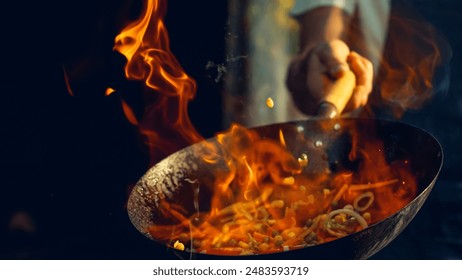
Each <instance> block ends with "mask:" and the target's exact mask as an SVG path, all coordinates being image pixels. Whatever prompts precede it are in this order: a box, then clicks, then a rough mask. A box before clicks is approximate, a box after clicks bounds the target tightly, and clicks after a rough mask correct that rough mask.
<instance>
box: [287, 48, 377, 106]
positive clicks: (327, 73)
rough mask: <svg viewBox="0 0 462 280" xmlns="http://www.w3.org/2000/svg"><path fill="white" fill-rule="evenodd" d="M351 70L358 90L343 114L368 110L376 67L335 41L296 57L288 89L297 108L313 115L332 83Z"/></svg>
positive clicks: (293, 61)
mask: <svg viewBox="0 0 462 280" xmlns="http://www.w3.org/2000/svg"><path fill="white" fill-rule="evenodd" d="M349 70H351V71H352V72H353V73H354V74H355V76H356V86H355V87H354V89H353V91H352V92H345V94H348V95H349V96H347V97H346V98H347V99H348V102H347V105H346V107H345V109H344V111H343V112H344V113H346V112H351V111H353V110H356V109H358V108H360V107H362V106H365V105H366V103H367V100H368V97H369V95H370V93H371V91H372V82H373V76H374V74H373V66H372V63H371V62H370V61H369V60H368V59H367V58H365V57H363V56H361V55H359V54H358V53H356V52H351V51H350V49H349V47H348V46H347V45H346V44H345V42H343V41H341V40H333V41H329V42H325V43H320V44H318V45H314V46H311V47H308V48H306V49H305V51H304V52H302V53H300V54H299V55H297V56H295V57H294V58H293V60H292V62H291V64H290V65H289V69H288V72H287V80H286V84H287V88H288V89H289V91H290V93H291V94H292V97H293V99H294V101H295V104H296V105H297V107H298V108H299V109H300V110H301V111H302V112H303V113H305V114H308V115H313V114H315V112H316V110H317V109H318V106H319V104H320V103H321V102H322V101H323V100H324V97H325V95H326V93H327V92H328V91H329V88H330V87H331V86H332V85H333V83H334V82H335V81H336V80H337V79H339V78H341V77H342V76H343V75H344V74H345V73H346V72H347V71H349Z"/></svg>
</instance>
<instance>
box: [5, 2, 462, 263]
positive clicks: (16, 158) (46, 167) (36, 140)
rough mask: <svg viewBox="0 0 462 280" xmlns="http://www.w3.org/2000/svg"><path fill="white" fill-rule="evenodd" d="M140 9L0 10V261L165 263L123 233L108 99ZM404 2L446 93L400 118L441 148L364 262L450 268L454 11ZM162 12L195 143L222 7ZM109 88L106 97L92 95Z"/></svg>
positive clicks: (458, 18) (130, 134) (133, 165)
mask: <svg viewBox="0 0 462 280" xmlns="http://www.w3.org/2000/svg"><path fill="white" fill-rule="evenodd" d="M139 2H141V1H129V0H127V1H122V0H113V1H110V0H82V1H76V0H70V1H60V2H58V1H47V2H45V3H44V1H25V2H24V1H21V2H14V1H7V2H6V3H7V4H5V3H3V4H2V9H1V12H0V23H1V26H2V34H1V36H2V39H1V44H0V45H1V46H0V48H1V49H0V50H1V54H2V59H1V62H0V63H1V64H0V65H1V67H2V74H1V76H0V94H1V95H0V97H1V99H0V100H1V101H0V105H1V108H0V131H1V134H0V236H1V237H0V258H2V259H142V258H152V259H156V258H166V256H167V255H166V254H165V248H164V247H161V246H158V245H157V244H155V243H154V242H152V241H150V240H148V239H147V238H145V237H144V236H142V235H141V234H139V233H138V232H137V231H136V230H135V228H134V227H133V226H132V225H131V223H130V221H129V220H128V216H127V213H126V209H125V202H126V199H127V196H128V193H129V187H130V185H131V184H133V183H134V182H136V181H137V180H138V179H139V178H140V177H141V176H142V174H144V172H145V171H146V168H147V156H146V154H145V153H144V152H143V151H144V150H143V149H142V146H141V144H140V140H139V136H138V134H137V131H136V129H135V128H134V127H133V126H132V125H131V124H130V123H129V122H128V121H127V120H126V119H125V117H124V115H123V112H122V108H121V103H120V102H121V98H124V99H126V100H129V101H131V102H132V103H133V104H135V106H136V105H137V104H138V106H139V102H138V101H139V96H137V93H138V92H139V91H140V89H141V88H142V86H141V85H140V83H139V82H136V81H127V80H125V79H124V73H123V67H124V59H123V58H122V57H121V55H119V54H118V53H115V52H113V51H112V47H113V40H114V37H115V35H116V34H118V33H119V32H120V30H121V28H122V27H123V26H125V25H126V24H127V23H128V22H130V21H131V20H133V19H135V18H137V16H138V13H139V11H140V3H139ZM409 2H412V4H415V5H416V7H417V9H418V10H419V11H420V12H421V13H422V14H423V15H425V16H426V17H427V18H428V20H429V21H431V22H432V23H433V24H434V25H435V26H436V27H437V28H438V29H440V30H441V32H442V33H443V34H444V36H445V37H446V38H447V40H448V42H449V44H450V45H451V46H452V49H453V57H452V60H451V64H450V66H451V74H450V77H451V84H450V87H449V90H448V91H447V92H445V93H444V94H440V95H438V96H437V97H436V98H435V99H434V100H432V102H431V103H430V104H428V105H427V106H426V107H425V108H423V109H422V110H420V111H418V112H410V113H407V114H406V115H405V116H404V117H403V119H402V121H403V122H408V123H411V124H414V125H417V126H419V127H422V128H424V129H425V130H427V131H429V132H431V133H432V134H433V135H435V137H436V138H437V139H439V140H440V141H441V143H442V146H443V149H444V152H445V164H444V168H443V170H442V173H441V174H440V177H439V180H438V182H437V184H436V186H435V188H434V190H433V192H432V193H431V195H430V198H429V199H428V201H427V203H426V204H425V205H424V207H423V209H422V210H421V211H420V212H419V213H418V215H417V217H416V218H415V219H414V221H413V222H412V223H411V224H410V226H409V227H408V228H407V229H406V230H405V231H404V232H403V233H402V234H401V235H400V236H399V237H398V238H397V239H396V240H395V241H394V242H393V243H392V244H390V245H389V246H388V247H387V248H385V249H384V250H383V251H382V252H380V253H379V254H377V255H376V256H375V257H374V258H385V259H461V258H462V209H461V206H460V204H461V201H462V181H461V179H462V174H461V171H462V170H461V166H462V157H461V154H462V153H461V152H462V145H460V144H459V143H461V141H460V140H461V139H462V136H461V128H462V96H461V90H462V79H461V76H462V75H461V74H462V73H461V71H462V67H461V66H462V61H461V59H462V58H461V55H460V52H459V50H460V49H461V48H462V36H461V35H462V34H461V31H460V27H461V26H462V7H461V5H462V4H460V3H459V1H455V0H452V1H449V0H446V1H436V0H435V1H429V0H426V1H424V0H422V1H417V0H414V1H409ZM168 3H169V5H168V12H167V15H166V26H167V28H168V31H169V35H170V39H171V48H172V52H173V53H174V54H175V56H176V57H177V58H178V60H179V61H180V63H181V65H182V66H183V67H184V69H185V71H186V72H187V73H188V74H190V75H191V76H192V77H193V78H195V80H196V81H197V84H198V92H197V96H196V98H195V99H194V100H193V101H192V102H191V104H190V116H191V119H192V121H193V123H194V125H195V126H196V128H197V129H198V130H199V132H200V133H201V134H202V135H203V136H204V137H209V136H213V135H214V133H216V132H218V131H220V130H222V127H221V94H222V93H221V92H222V86H223V85H222V82H223V81H218V82H217V81H215V77H216V74H217V73H215V72H214V69H206V65H207V63H208V62H209V61H212V62H214V63H224V62H225V61H226V58H225V53H226V49H225V48H226V46H225V40H224V38H225V37H226V35H227V1H224V0H223V1H216V0H208V1H179V0H170V1H169V2H168ZM63 66H64V67H65V69H66V70H67V73H68V74H69V75H71V76H72V82H73V89H74V96H71V95H70V94H69V93H68V91H67V89H66V84H65V82H64V73H63ZM108 86H112V87H114V88H116V89H118V91H117V92H115V93H114V94H113V95H111V96H108V97H107V96H104V90H105V88H106V87H108ZM422 152H423V153H424V152H425V151H422Z"/></svg>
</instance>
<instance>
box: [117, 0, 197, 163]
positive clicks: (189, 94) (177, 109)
mask: <svg viewBox="0 0 462 280" xmlns="http://www.w3.org/2000/svg"><path fill="white" fill-rule="evenodd" d="M144 4H145V5H144V10H143V14H142V15H141V17H140V18H139V19H138V20H137V21H135V22H133V23H132V24H130V25H129V26H127V27H126V28H125V29H123V30H122V32H121V33H120V34H119V35H117V37H116V38H115V46H114V49H115V50H117V51H119V52H120V53H121V54H123V55H124V56H125V57H126V59H127V64H126V66H125V74H126V76H127V78H129V79H134V80H144V81H145V83H146V86H147V87H148V88H149V89H150V91H151V93H150V96H148V97H146V102H147V105H146V106H145V112H144V116H143V118H142V120H140V121H139V122H138V121H135V119H134V118H132V117H130V122H131V123H132V124H137V125H138V126H139V129H140V131H141V133H142V134H143V135H144V136H145V137H146V139H147V144H148V147H149V148H150V155H151V163H152V164H153V163H156V162H157V161H159V160H160V159H162V158H163V157H165V156H166V155H168V154H171V153H172V152H175V151H176V150H178V149H180V148H182V147H184V146H187V145H189V144H192V143H194V142H197V141H199V140H202V137H201V136H200V135H199V133H198V132H197V131H196V130H195V128H194V127H193V125H192V123H191V121H190V120H189V117H188V112H187V111H188V102H189V101H190V100H191V99H193V98H194V96H195V92H196V83H195V81H194V80H193V79H192V78H191V77H189V76H188V75H187V74H186V73H185V72H184V71H183V69H182V67H181V65H180V64H179V63H178V61H177V59H176V58H175V57H174V55H173V54H172V53H171V51H170V45H169V38H168V33H167V30H166V28H165V26H164V22H163V18H164V16H165V13H166V7H167V4H166V1H158V0H146V1H145V2H144ZM152 91H154V92H155V93H158V95H157V96H154V93H153V92H152ZM123 106H124V112H126V113H127V112H128V115H129V116H132V115H133V114H132V113H130V111H131V110H130V109H129V108H128V104H127V103H123ZM159 135H162V137H167V138H168V139H169V141H165V140H162V137H161V136H159ZM159 143H161V144H159Z"/></svg>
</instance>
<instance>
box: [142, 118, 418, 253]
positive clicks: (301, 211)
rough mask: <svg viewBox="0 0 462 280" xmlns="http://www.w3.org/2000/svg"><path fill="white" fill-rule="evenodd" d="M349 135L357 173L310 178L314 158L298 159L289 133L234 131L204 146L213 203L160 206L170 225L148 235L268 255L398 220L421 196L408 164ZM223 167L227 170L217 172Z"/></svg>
mask: <svg viewBox="0 0 462 280" xmlns="http://www.w3.org/2000/svg"><path fill="white" fill-rule="evenodd" d="M344 129H345V131H349V132H352V133H351V137H352V142H354V143H355V144H354V145H355V147H354V149H352V150H351V151H350V161H351V163H355V164H356V165H357V167H356V168H353V169H352V170H345V171H342V172H338V173H335V174H331V173H330V172H328V171H327V170H326V172H323V173H321V174H318V175H316V176H313V175H312V174H310V172H309V171H307V169H306V168H307V167H310V166H309V164H310V163H309V162H307V161H305V160H307V159H306V156H308V157H309V155H306V154H301V155H294V154H293V152H291V151H290V148H289V146H288V144H287V143H285V141H283V139H284V131H282V130H279V132H278V133H277V135H275V138H274V139H272V138H268V137H263V136H261V135H260V134H259V133H257V132H256V131H254V130H249V129H246V128H244V127H241V126H239V125H234V126H232V127H231V129H230V130H229V131H227V132H224V133H221V134H219V135H217V143H216V144H210V145H208V144H207V150H208V152H205V153H204V154H205V156H204V158H203V159H202V160H203V161H204V162H205V163H206V164H207V165H210V168H211V169H212V170H214V171H212V172H215V173H216V174H215V177H214V178H215V179H214V180H213V182H212V183H210V186H205V188H210V189H211V190H212V194H211V195H210V200H209V201H204V200H201V208H200V209H199V208H196V210H195V211H194V212H189V211H188V210H187V209H185V208H184V205H180V204H176V203H173V202H167V201H166V200H165V201H162V202H161V204H160V206H159V211H160V212H161V213H162V214H163V215H164V217H165V216H168V217H169V218H168V219H166V222H165V223H159V224H156V223H155V225H153V226H151V227H150V228H149V229H148V231H149V233H150V234H151V235H152V237H153V238H154V239H156V240H160V241H163V242H165V243H166V244H168V245H169V246H172V247H175V246H176V245H174V244H178V242H179V243H181V244H183V245H184V246H185V248H187V250H194V251H196V252H202V253H207V254H219V255H242V254H266V253H273V252H280V251H284V250H293V249H297V248H304V247H307V246H313V245H317V244H320V243H324V242H328V241H331V240H334V239H336V238H339V237H343V236H346V235H348V234H350V233H354V232H356V231H359V230H361V229H364V228H366V227H367V226H368V225H371V224H374V223H377V222H378V221H381V220H383V219H385V218H386V217H388V216H390V215H392V214H394V213H396V212H397V211H398V210H400V209H401V208H402V207H404V206H405V205H406V204H407V203H409V202H410V201H411V200H412V199H413V198H414V197H415V194H416V188H417V185H416V181H415V179H414V177H413V175H412V173H411V171H410V166H409V162H408V161H402V160H396V161H393V162H388V161H387V160H386V158H385V153H384V149H383V147H382V143H380V142H378V141H373V137H371V138H370V139H369V137H368V136H366V137H365V136H364V133H362V134H361V133H360V128H357V127H345V128H344ZM372 134H373V133H372V132H371V135H372ZM358 137H359V138H358ZM218 155H219V156H218ZM301 159H302V160H301ZM221 162H224V163H226V168H224V169H223V168H216V166H219V165H220V163H221ZM199 184H200V183H199ZM199 210H200V211H199ZM173 213H175V214H173Z"/></svg>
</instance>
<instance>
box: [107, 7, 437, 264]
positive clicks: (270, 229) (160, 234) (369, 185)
mask: <svg viewBox="0 0 462 280" xmlns="http://www.w3.org/2000/svg"><path fill="white" fill-rule="evenodd" d="M165 13H166V2H165V1H156V0H146V1H145V6H144V10H143V13H142V15H141V17H140V18H139V19H138V20H137V21H135V22H134V23H133V24H131V25H129V26H128V27H126V28H125V29H124V30H123V31H122V32H121V33H120V34H119V35H118V36H117V37H116V39H115V47H114V49H115V50H117V51H119V52H120V53H122V54H123V55H124V56H125V57H126V59H127V64H126V67H125V73H126V76H127V78H129V79H135V80H143V81H144V82H145V84H146V87H147V89H148V93H149V95H148V96H147V97H146V103H147V105H146V109H145V112H144V115H143V116H142V118H140V119H138V118H136V116H135V114H134V112H133V110H132V109H131V108H130V106H129V104H128V103H126V102H122V106H123V110H124V112H125V114H126V116H127V118H128V120H129V121H130V122H131V123H132V124H133V125H136V126H138V127H139V129H140V131H141V132H142V134H143V135H144V136H145V137H146V139H147V144H148V147H149V150H150V155H151V163H152V164H154V163H156V162H157V161H159V160H160V159H161V158H163V157H164V156H166V155H169V154H171V153H173V152H175V151H177V150H178V149H179V148H181V147H184V146H187V145H190V144H192V143H195V142H198V141H200V140H203V138H202V137H201V136H200V135H199V134H198V133H197V131H196V130H195V129H194V127H193V125H192V123H191V121H190V120H189V118H188V114H187V105H188V102H189V101H190V100H192V99H193V98H194V96H195V92H196V83H195V82H194V80H193V79H192V78H191V77H189V76H188V75H187V74H186V73H185V72H184V71H183V69H182V67H181V66H180V64H179V63H178V61H177V60H176V58H175V57H174V56H173V54H172V53H171V51H170V47H169V39H168V34H167V31H166V28H165V26H164V23H163V21H162V19H163V17H164V15H165ZM435 61H437V60H435V58H434V57H432V58H431V59H430V61H429V62H421V64H422V65H423V69H428V67H429V66H432V65H434V64H435ZM413 62H420V60H415V61H413ZM389 65H390V66H393V64H389ZM414 66H418V65H413V66H412V68H409V67H407V68H405V69H406V71H407V72H408V74H409V75H407V76H410V77H412V78H411V80H408V81H409V82H406V83H404V85H406V86H405V87H407V85H414V84H416V83H417V84H419V85H420V84H421V85H424V86H426V87H429V86H430V83H429V82H428V80H423V81H421V82H420V80H419V79H417V78H415V77H417V76H420V75H421V74H427V71H426V70H417V69H416V68H415V67H414ZM390 69H393V67H390ZM392 72H393V71H390V72H389V73H392ZM428 72H431V71H428ZM414 73H415V74H416V75H414ZM388 77H392V78H387V79H385V80H387V81H391V80H398V79H397V78H396V77H399V75H397V74H392V75H388ZM390 87H391V86H390ZM401 88H403V87H401ZM382 89H384V90H383V92H382V94H383V95H382V96H383V97H384V98H385V99H386V98H388V99H389V100H393V99H396V97H399V99H400V100H399V102H398V103H399V104H403V103H404V105H402V106H406V107H409V106H413V104H420V103H419V102H414V101H413V100H411V101H412V102H408V101H409V100H410V99H409V98H408V97H402V95H401V93H399V94H397V95H396V96H395V95H390V94H388V95H387V92H391V91H390V90H389V89H387V88H386V87H385V86H384V87H382ZM424 95H427V94H426V93H424ZM403 96H404V95H403ZM402 100H404V101H406V102H402ZM273 105H274V104H272V103H271V102H269V105H268V106H269V107H270V108H271V107H272V106H273ZM346 131H350V132H351V137H352V139H351V142H352V149H351V151H350V154H349V160H350V161H351V162H352V163H355V164H357V169H356V170H354V171H352V170H348V171H344V172H339V173H336V174H331V173H329V172H325V173H323V174H321V175H317V176H310V175H309V174H305V173H304V172H303V171H304V170H305V168H307V167H308V166H309V165H310V163H311V161H310V160H309V157H310V155H309V154H308V155H307V154H300V155H293V154H292V153H291V152H290V151H289V149H288V146H289V143H288V142H287V141H286V140H291V139H286V136H285V135H284V132H283V131H282V130H280V131H279V134H278V135H277V136H276V137H275V139H272V138H266V137H261V136H260V135H259V134H258V133H257V132H256V131H255V130H249V129H246V128H244V127H242V126H239V125H233V126H232V127H231V128H230V129H229V131H227V132H224V133H220V134H218V135H217V136H216V140H217V145H215V144H211V145H209V146H208V149H206V151H205V152H204V153H203V155H202V161H203V163H205V164H207V165H210V167H211V169H212V170H214V171H213V172H214V174H213V178H214V179H213V182H211V184H210V186H207V188H208V189H210V190H211V192H212V194H211V196H210V197H209V201H208V202H207V203H205V205H202V203H203V202H204V201H202V200H201V209H199V207H198V204H199V203H198V199H197V198H196V197H191V198H190V199H191V200H193V203H194V207H193V208H194V211H193V212H191V211H188V209H187V208H186V206H185V205H182V204H179V203H175V202H172V201H169V200H167V199H160V200H159V201H158V203H159V207H158V210H159V213H158V214H159V216H161V217H162V221H165V223H158V224H155V225H153V226H151V227H150V228H149V229H148V231H149V233H150V234H151V235H152V237H153V238H154V239H156V240H161V241H164V242H166V244H168V245H169V246H171V247H173V248H190V250H191V249H194V250H197V251H200V252H207V253H210V254H214V253H215V254H227V255H230V254H231V255H234V254H247V253H269V252H278V251H282V250H286V249H292V248H299V247H304V246H312V245H316V244H319V243H323V242H328V241H330V240H333V239H335V238H338V237H342V236H345V235H347V234H350V233H353V232H356V231H358V230H361V229H364V228H365V227H367V226H368V224H373V223H376V222H378V221H380V220H382V219H384V218H386V217H388V216H389V215H391V214H393V213H395V212H396V211H398V210H399V209H401V208H402V207H403V206H404V205H406V204H407V203H408V202H409V201H410V200H411V199H412V198H413V197H414V196H415V193H416V182H415V179H414V177H413V176H412V175H411V172H410V171H409V162H407V161H396V162H392V163H388V162H387V160H386V158H385V154H384V148H383V143H381V142H380V141H377V139H374V138H373V137H372V136H371V138H366V139H365V138H364V133H360V131H361V128H358V127H347V128H346ZM321 144H322V143H321ZM221 163H224V165H225V166H226V168H224V169H217V168H216V166H218V165H220V164H221ZM311 164H313V163H311ZM194 194H197V192H194ZM199 210H200V211H199ZM156 222H157V221H156ZM185 245H186V246H185Z"/></svg>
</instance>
